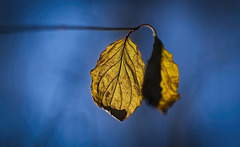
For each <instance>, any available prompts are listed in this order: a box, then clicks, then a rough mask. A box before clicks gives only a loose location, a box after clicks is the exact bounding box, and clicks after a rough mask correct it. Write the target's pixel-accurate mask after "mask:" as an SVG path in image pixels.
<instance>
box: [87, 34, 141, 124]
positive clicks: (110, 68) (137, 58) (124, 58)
mask: <svg viewBox="0 0 240 147" xmlns="http://www.w3.org/2000/svg"><path fill="white" fill-rule="evenodd" d="M144 72H145V65H144V62H143V61H142V59H141V54H140V52H139V50H138V49H137V46H136V44H134V43H133V42H132V41H131V40H130V39H129V38H128V36H126V37H124V38H123V39H121V40H118V41H116V42H114V43H112V44H110V45H109V46H108V47H107V48H106V50H105V51H104V52H102V54H101V55H100V58H99V60H98V62H97V65H96V67H95V68H94V69H93V70H92V71H91V77H92V85H91V88H92V89H91V92H92V96H93V99H94V101H95V103H96V104H97V105H98V106H99V107H101V108H103V109H105V110H106V111H107V112H109V113H110V114H111V115H113V116H114V117H115V118H117V119H119V120H120V121H123V120H125V119H126V118H128V117H129V116H130V115H131V114H132V113H133V112H134V111H135V109H136V108H137V107H138V106H140V105H141V102H142V98H143V96H142V92H141V90H142V84H143V78H144Z"/></svg>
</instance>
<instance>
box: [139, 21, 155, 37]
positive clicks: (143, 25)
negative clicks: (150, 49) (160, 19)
mask: <svg viewBox="0 0 240 147" xmlns="http://www.w3.org/2000/svg"><path fill="white" fill-rule="evenodd" d="M141 27H148V28H150V29H151V30H152V32H153V36H154V37H156V36H157V32H156V30H155V29H154V28H153V27H152V26H151V25H149V24H141V25H139V26H137V27H136V28H135V30H138V29H139V28H141Z"/></svg>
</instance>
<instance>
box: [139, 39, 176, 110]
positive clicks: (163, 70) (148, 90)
mask: <svg viewBox="0 0 240 147" xmlns="http://www.w3.org/2000/svg"><path fill="white" fill-rule="evenodd" d="M178 83H179V71H178V66H177V64H175V63H174V62H173V58H172V54H171V53H170V52H168V51H167V50H166V49H164V46H163V44H162V42H161V41H160V40H159V39H158V37H157V36H155V40H154V45H153V52H152V57H151V58H150V60H149V61H148V66H147V70H146V74H145V77H144V84H143V89H142V92H143V95H144V97H145V98H147V99H148V101H149V103H150V104H151V105H153V106H155V107H157V108H158V109H159V110H161V111H162V112H163V113H166V112H167V110H168V108H169V107H171V106H172V105H173V104H174V102H175V101H177V100H179V99H180V94H179V93H178V92H177V89H178Z"/></svg>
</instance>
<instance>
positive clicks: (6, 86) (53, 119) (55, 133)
mask: <svg viewBox="0 0 240 147" xmlns="http://www.w3.org/2000/svg"><path fill="white" fill-rule="evenodd" d="M142 23H148V24H151V25H152V26H154V27H155V29H156V30H157V33H158V35H159V38H160V39H161V40H162V42H163V43H164V45H165V48H166V49H168V50H169V51H170V52H171V53H172V54H173V58H174V61H175V62H176V63H177V64H178V65H179V71H180V84H179V92H180V94H181V100H180V101H178V102H176V103H175V104H174V106H173V107H172V108H170V110H169V112H168V114H167V115H166V116H163V115H161V113H160V112H159V111H157V110H155V109H154V108H152V107H149V106H148V105H147V104H146V102H145V101H143V102H142V106H141V107H139V108H138V109H137V110H136V111H135V112H134V113H133V115H131V117H129V118H128V119H127V120H126V121H124V122H122V123H121V122H119V121H117V120H115V119H114V118H112V117H111V116H110V115H109V114H107V113H106V112H105V111H104V110H102V109H100V108H99V107H97V105H96V104H95V103H94V102H93V100H92V96H91V92H90V85H91V77H90V70H91V69H93V68H94V67H95V65H96V63H97V60H98V58H99V55H100V53H101V52H102V51H103V50H105V48H106V47H107V46H108V45H109V44H110V43H112V42H114V41H116V40H118V39H121V38H122V37H124V36H125V35H126V34H127V32H124V31H120V32H119V31H89V30H82V31H41V32H24V33H16V34H6V35H0V146H24V147H28V146H104V147H112V146H119V147H122V146H163V147H167V146H218V147H220V146H240V133H239V132H240V126H239V124H240V92H239V91H240V90H239V88H240V86H239V83H240V77H239V76H240V1H237V0H211V1H209V0H196V1H190V0H184V1H177V0H172V1H166V0H156V1H149V0H148V1H147V0H144V1H143V0H135V1H120V0H119V1H117V0H116V1H107V0H88V1H87V0H71V1H69V0H48V1H47V0H39V1H33V0H21V1H19V0H0V25H12V24H17V25H36V24H37V25H63V24H64V25H79V26H101V27H135V26H137V25H140V24H142ZM130 38H131V39H132V40H133V42H135V43H136V44H137V45H138V48H139V50H140V51H141V53H142V58H143V60H144V62H145V63H147V60H148V59H149V58H150V56H151V51H152V45H153V37H152V32H151V30H149V29H147V28H141V29H140V30H139V31H136V32H134V33H133V34H132V35H131V36H130Z"/></svg>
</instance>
